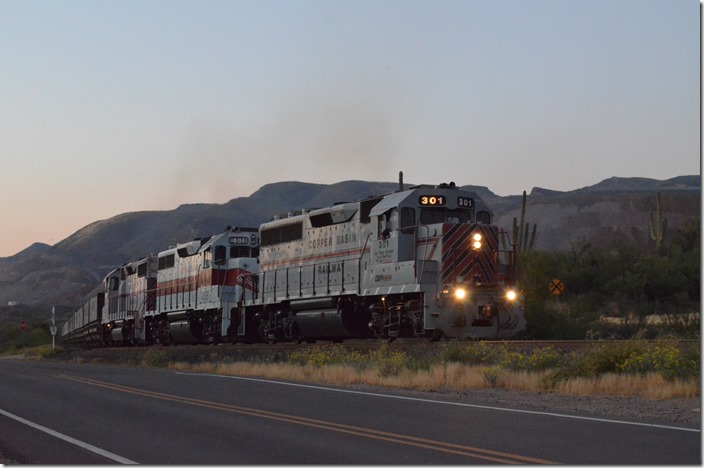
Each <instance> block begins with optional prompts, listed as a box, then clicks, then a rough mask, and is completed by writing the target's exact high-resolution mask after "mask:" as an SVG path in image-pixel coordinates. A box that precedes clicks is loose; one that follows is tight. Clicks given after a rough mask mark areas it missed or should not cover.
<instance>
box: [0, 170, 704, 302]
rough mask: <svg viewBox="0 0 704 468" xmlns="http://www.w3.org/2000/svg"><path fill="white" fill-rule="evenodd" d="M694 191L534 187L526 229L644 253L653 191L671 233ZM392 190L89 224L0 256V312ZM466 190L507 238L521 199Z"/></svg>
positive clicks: (266, 193) (556, 245) (550, 240)
mask: <svg viewBox="0 0 704 468" xmlns="http://www.w3.org/2000/svg"><path fill="white" fill-rule="evenodd" d="M405 185H406V187H409V186H411V185H413V184H409V183H406V184H405ZM700 186H701V177H700V176H683V177H676V178H673V179H669V180H665V181H658V180H654V179H644V178H617V177H612V178H610V179H607V180H604V181H602V182H600V183H598V184H596V185H593V186H591V187H584V188H579V189H576V190H572V191H569V192H558V191H553V190H547V189H542V188H538V187H536V188H534V189H533V190H532V191H531V192H530V194H529V196H528V203H527V208H526V218H525V221H526V222H529V223H531V224H535V223H537V225H538V231H537V236H536V244H535V247H536V248H540V249H566V248H569V246H570V244H571V243H572V242H575V241H578V240H584V241H589V242H595V243H598V244H600V245H604V244H605V243H614V242H630V243H634V244H636V245H640V246H643V247H646V246H647V245H648V213H649V212H650V211H652V210H654V208H655V196H656V192H658V191H660V192H661V199H662V209H663V211H664V213H663V215H664V216H665V217H667V218H668V229H669V230H670V231H674V230H676V229H677V228H679V227H680V226H681V225H682V223H683V222H684V221H685V220H687V219H688V218H692V217H699V216H700V213H701V201H700V194H701V187H700ZM397 188H398V184H397V183H395V182H394V183H392V182H365V181H345V182H339V183H336V184H331V185H324V184H310V183H302V182H277V183H273V184H268V185H265V186H263V187H261V188H260V189H259V190H257V191H256V192H254V193H253V194H252V195H250V196H249V197H240V198H235V199H233V200H230V201H229V202H227V203H224V204H205V203H202V204H188V205H182V206H179V207H178V208H176V209H175V210H170V211H140V212H133V213H124V214H121V215H118V216H115V217H112V218H110V219H106V220H102V221H96V222H94V223H91V224H89V225H87V226H85V227H84V228H82V229H80V230H78V231H77V232H76V233H74V234H72V235H71V236H69V237H67V238H66V239H64V240H62V241H61V242H59V243H57V244H56V245H54V246H51V247H50V246H47V245H46V244H33V245H32V246H30V247H29V248H27V249H25V250H23V251H22V252H20V253H18V254H17V255H14V256H12V257H6V258H0V305H2V304H7V303H8V302H9V301H15V302H21V303H25V304H50V305H75V304H79V303H80V302H81V300H82V298H83V297H84V296H85V295H86V294H88V293H89V292H90V291H92V290H93V289H94V288H95V287H96V286H97V285H98V283H99V282H100V281H101V280H102V277H103V276H104V275H105V274H106V273H107V272H108V271H110V270H111V269H112V268H114V267H116V266H119V265H121V264H122V263H124V262H127V261H131V260H134V259H138V258H142V257H144V256H146V255H147V254H149V253H152V252H157V251H160V250H163V249H165V248H168V247H169V246H172V245H175V244H176V243H178V242H185V241H188V240H190V239H193V238H195V237H204V236H208V235H211V234H213V233H217V232H221V231H222V230H223V229H224V227H225V226H227V225H233V226H243V227H257V226H258V225H259V224H260V223H261V222H263V221H267V220H269V219H271V218H272V217H273V216H275V215H280V214H286V213H288V212H289V211H295V210H300V209H302V208H306V209H312V208H317V207H324V206H329V205H331V204H333V203H336V202H344V201H353V200H358V199H362V198H366V197H367V196H370V195H378V194H383V193H389V192H393V191H394V190H396V189H397ZM463 188H467V189H470V190H473V191H475V192H476V193H477V194H478V195H479V196H481V197H482V198H483V199H484V200H485V201H486V202H487V203H489V204H490V205H491V206H492V207H493V209H494V214H495V220H496V223H497V224H498V225H499V226H501V227H502V228H504V229H506V230H508V231H509V232H510V231H511V229H512V225H513V218H514V217H516V218H518V217H519V216H520V206H521V196H516V195H514V196H508V197H501V196H498V195H496V194H494V193H493V192H492V191H491V190H489V188H487V187H481V186H464V187H463Z"/></svg>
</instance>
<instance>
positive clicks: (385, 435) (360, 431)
mask: <svg viewBox="0 0 704 468" xmlns="http://www.w3.org/2000/svg"><path fill="white" fill-rule="evenodd" d="M56 377H59V378H62V379H66V380H72V381H75V382H80V383H84V384H88V385H94V386H98V387H103V388H107V389H111V390H115V391H120V392H125V393H131V394H135V395H141V396H146V397H150V398H156V399H160V400H166V401H175V402H178V403H184V404H189V405H195V406H201V407H205V408H211V409H216V410H221V411H227V412H231V413H238V414H246V415H249V416H256V417H260V418H266V419H273V420H277V421H283V422H288V423H292V424H299V425H303V426H308V427H314V428H318V429H324V430H328V431H335V432H341V433H346V434H351V435H356V436H360V437H366V438H369V439H376V440H383V441H388V442H393V443H398V444H404V445H410V446H414V447H419V448H425V449H429V450H435V451H438V452H444V453H450V454H455V455H462V456H466V457H471V458H477V459H481V460H486V461H491V462H497V463H513V464H517V463H536V464H554V463H555V462H551V461H548V460H542V459H539V458H533V457H526V456H522V455H515V454H510V453H506V452H498V451H494V450H486V449H481V448H477V447H470V446H466V445H460V444H453V443H448V442H442V441H437V440H431V439H424V438H422V437H414V436H408V435H404V434H396V433H391V432H384V431H378V430H376V429H370V428H364V427H358V426H351V425H347V424H340V423H334V422H327V421H322V420H318V419H311V418H305V417H301V416H293V415H288V414H282V413H275V412H271V411H265V410H258V409H254V408H245V407H241V406H235V405H230V404H225V403H218V402H214V401H208V400H200V399H196V398H188V397H181V396H178V395H171V394H167V393H160V392H153V391H150V390H143V389H139V388H134V387H127V386H124V385H118V384H113V383H109V382H103V381H100V380H94V379H88V378H84V377H74V376H69V375H57V376H56Z"/></svg>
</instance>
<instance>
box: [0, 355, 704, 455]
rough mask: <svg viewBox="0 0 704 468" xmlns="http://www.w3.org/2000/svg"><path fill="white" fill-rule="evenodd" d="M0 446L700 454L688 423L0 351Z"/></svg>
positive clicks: (188, 451)
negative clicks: (9, 355)
mask: <svg viewBox="0 0 704 468" xmlns="http://www.w3.org/2000/svg"><path fill="white" fill-rule="evenodd" d="M0 453H3V454H4V455H6V456H9V457H10V458H11V459H14V460H17V461H19V462H21V463H37V464H49V463H52V464H56V463H67V464H84V463H85V464H101V463H110V464H116V463H140V464H145V463H147V464H186V465H191V464H204V463H208V464H311V463H316V464H377V465H379V464H493V463H502V464H503V463H563V464H609V465H611V464H661V465H663V464H697V465H700V464H701V433H700V431H699V428H677V427H671V426H651V425H647V424H643V423H628V422H627V421H618V422H615V421H606V420H601V419H597V418H574V417H569V415H556V414H544V413H538V412H531V411H526V412H521V411H515V409H502V408H489V407H485V406H484V407H480V406H476V407H475V406H472V405H468V404H448V403H447V402H435V401H432V400H431V399H428V400H419V399H409V398H403V397H398V395H393V394H392V393H390V392H387V393H382V394H373V393H369V392H354V391H347V390H344V389H340V388H329V387H324V386H318V385H301V384H286V383H281V382H271V381H265V380H259V379H243V378H227V377H218V376H208V375H197V374H187V373H178V372H174V371H168V370H158V369H139V368H121V367H107V366H91V365H74V364H60V363H48V362H43V361H40V362H35V361H27V360H0Z"/></svg>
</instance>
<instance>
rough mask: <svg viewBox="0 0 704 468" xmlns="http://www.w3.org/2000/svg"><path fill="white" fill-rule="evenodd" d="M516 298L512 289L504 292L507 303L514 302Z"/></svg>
mask: <svg viewBox="0 0 704 468" xmlns="http://www.w3.org/2000/svg"><path fill="white" fill-rule="evenodd" d="M517 297H518V294H517V293H516V291H514V290H513V289H509V290H508V291H506V299H508V300H509V301H511V302H513V301H515V300H516V298H517Z"/></svg>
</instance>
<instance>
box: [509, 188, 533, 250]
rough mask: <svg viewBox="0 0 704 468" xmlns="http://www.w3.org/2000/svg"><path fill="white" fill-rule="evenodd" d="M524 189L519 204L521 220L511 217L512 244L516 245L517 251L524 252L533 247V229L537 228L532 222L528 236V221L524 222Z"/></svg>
mask: <svg viewBox="0 0 704 468" xmlns="http://www.w3.org/2000/svg"><path fill="white" fill-rule="evenodd" d="M526 199H527V195H526V191H525V190H524V191H523V202H522V204H521V221H520V223H518V222H517V220H516V217H515V216H514V218H513V245H515V246H516V250H517V251H518V252H525V251H526V250H528V249H532V248H533V243H534V242H535V231H536V229H537V224H533V231H532V233H531V235H530V239H529V238H528V232H530V223H526V222H525V217H526Z"/></svg>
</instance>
